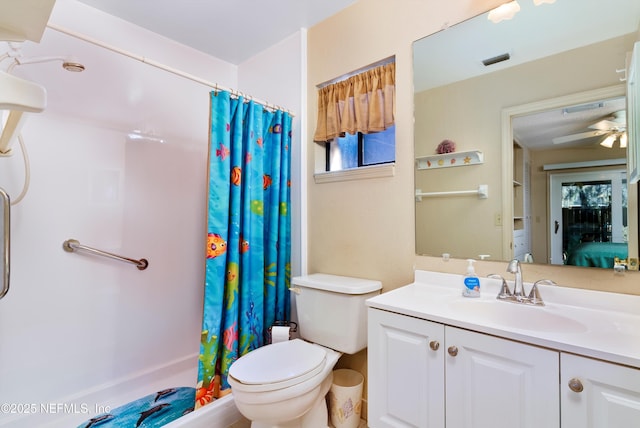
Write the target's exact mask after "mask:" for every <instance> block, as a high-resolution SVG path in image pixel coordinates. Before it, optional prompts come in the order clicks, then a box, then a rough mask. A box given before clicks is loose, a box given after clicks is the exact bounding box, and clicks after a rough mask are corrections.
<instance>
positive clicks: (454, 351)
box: [447, 346, 458, 357]
mask: <svg viewBox="0 0 640 428" xmlns="http://www.w3.org/2000/svg"><path fill="white" fill-rule="evenodd" d="M447 352H449V355H451V356H452V357H455V356H456V355H458V347H457V346H449V349H447Z"/></svg>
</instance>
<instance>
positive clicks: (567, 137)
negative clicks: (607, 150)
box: [551, 129, 607, 144]
mask: <svg viewBox="0 0 640 428" xmlns="http://www.w3.org/2000/svg"><path fill="white" fill-rule="evenodd" d="M606 133H607V131H601V130H599V129H598V130H595V131H587V132H580V133H578V134H571V135H565V136H564V137H556V138H554V139H553V140H551V141H553V144H564V143H569V142H571V141H578V140H586V139H587V138H593V137H599V136H600V135H604V134H606Z"/></svg>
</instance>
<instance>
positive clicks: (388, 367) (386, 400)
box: [367, 309, 445, 428]
mask: <svg viewBox="0 0 640 428" xmlns="http://www.w3.org/2000/svg"><path fill="white" fill-rule="evenodd" d="M368 317H369V321H368V322H369V339H368V340H369V344H368V346H369V350H368V353H367V360H368V366H369V367H368V370H367V373H368V385H369V388H368V397H369V398H368V399H369V401H368V408H369V412H368V425H369V427H370V428H381V427H394V428H396V427H421V428H441V427H444V394H445V392H444V359H445V358H444V326H443V325H442V324H438V323H434V322H430V321H425V320H421V319H418V318H413V317H408V316H403V315H398V314H395V313H392V312H386V311H380V310H376V309H369V310H368Z"/></svg>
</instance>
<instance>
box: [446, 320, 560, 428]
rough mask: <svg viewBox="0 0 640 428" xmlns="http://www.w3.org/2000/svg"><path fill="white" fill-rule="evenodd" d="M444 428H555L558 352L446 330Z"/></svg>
mask: <svg viewBox="0 0 640 428" xmlns="http://www.w3.org/2000/svg"><path fill="white" fill-rule="evenodd" d="M445 343H446V349H443V351H444V352H445V353H446V358H445V360H446V364H445V379H446V381H445V396H446V400H445V402H446V421H447V423H446V426H447V428H480V427H491V428H513V427H521V428H540V427H545V428H554V427H559V426H560V398H559V393H560V392H559V391H558V378H559V353H558V352H556V351H552V350H549V349H544V348H539V347H536V346H532V345H527V344H523V343H519V342H514V341H511V340H507V339H501V338H498V337H494V336H489V335H486V334H482V333H476V332H473V331H468V330H463V329H459V328H456V327H451V326H446V327H445Z"/></svg>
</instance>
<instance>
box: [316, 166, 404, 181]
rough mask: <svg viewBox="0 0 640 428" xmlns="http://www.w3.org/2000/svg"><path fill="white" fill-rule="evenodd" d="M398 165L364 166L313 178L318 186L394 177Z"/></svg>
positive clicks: (317, 175)
mask: <svg viewBox="0 0 640 428" xmlns="http://www.w3.org/2000/svg"><path fill="white" fill-rule="evenodd" d="M395 171H396V164H395V163H389V164H385V165H374V166H364V167H360V168H353V169H345V170H342V171H327V172H316V173H315V174H314V175H313V178H314V180H315V182H316V184H321V183H333V182H336V181H348V180H363V179H367V178H382V177H393V176H394V175H395Z"/></svg>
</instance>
